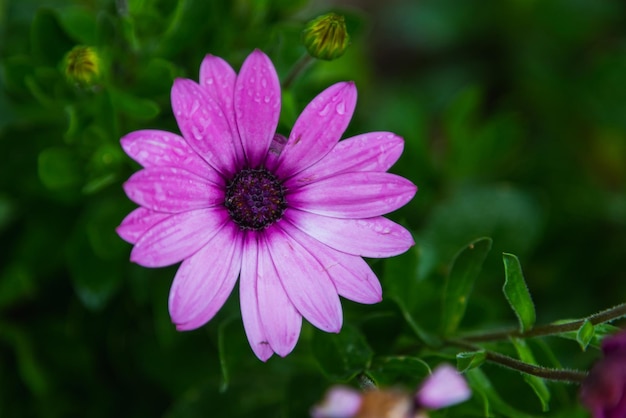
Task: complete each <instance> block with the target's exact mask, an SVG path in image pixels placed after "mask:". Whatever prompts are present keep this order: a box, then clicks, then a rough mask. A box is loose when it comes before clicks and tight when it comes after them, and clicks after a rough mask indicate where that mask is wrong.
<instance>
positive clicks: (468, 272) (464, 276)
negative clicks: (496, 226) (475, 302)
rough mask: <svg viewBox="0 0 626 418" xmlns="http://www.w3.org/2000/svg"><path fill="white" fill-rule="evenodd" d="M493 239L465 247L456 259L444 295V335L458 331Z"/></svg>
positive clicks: (482, 239) (483, 239) (485, 239)
mask: <svg viewBox="0 0 626 418" xmlns="http://www.w3.org/2000/svg"><path fill="white" fill-rule="evenodd" d="M490 249H491V238H479V239H477V240H475V241H473V242H471V243H469V244H468V245H467V246H466V247H464V248H463V249H462V250H461V251H460V252H459V253H458V254H457V255H456V257H455V258H454V261H453V264H452V268H451V269H450V273H449V274H448V277H447V280H446V287H445V290H444V295H443V314H442V317H441V318H442V328H443V333H444V335H450V334H452V333H454V331H456V329H457V327H458V326H459V323H460V322H461V319H462V318H463V315H464V314H465V308H466V307H467V301H468V299H469V296H470V294H471V293H472V288H473V287H474V282H475V281H476V277H477V276H478V273H479V272H480V270H481V268H482V265H483V262H484V261H485V257H487V253H489V250H490Z"/></svg>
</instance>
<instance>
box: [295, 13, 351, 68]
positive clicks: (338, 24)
mask: <svg viewBox="0 0 626 418" xmlns="http://www.w3.org/2000/svg"><path fill="white" fill-rule="evenodd" d="M302 39H303V42H304V45H305V46H306V49H307V51H309V54H310V55H311V56H312V57H314V58H318V59H322V60H328V61H330V60H334V59H335V58H339V57H340V56H342V55H343V53H344V52H346V49H347V48H348V45H349V43H350V36H349V35H348V30H347V29H346V22H345V20H344V18H343V16H340V15H338V14H336V13H328V14H325V15H322V16H319V17H317V18H315V19H313V20H311V21H310V22H309V23H307V24H306V26H305V28H304V31H303V32H302Z"/></svg>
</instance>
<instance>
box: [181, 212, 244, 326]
mask: <svg viewBox="0 0 626 418" xmlns="http://www.w3.org/2000/svg"><path fill="white" fill-rule="evenodd" d="M241 254H242V234H241V231H240V230H239V228H238V227H237V226H235V225H234V224H232V223H227V224H226V225H225V226H224V228H222V229H221V230H220V231H219V232H218V233H217V234H216V235H215V236H214V237H213V239H211V240H210V241H209V242H208V243H207V244H205V245H204V247H202V248H201V249H200V250H199V251H198V252H197V253H195V254H194V255H192V256H191V257H189V258H187V259H186V260H185V261H183V263H182V264H181V265H180V267H179V268H178V271H177V272H176V276H175V277H174V282H173V283H172V288H171V289H170V296H169V311H170V316H171V317H172V322H173V323H174V324H176V329H177V330H179V331H186V330H191V329H195V328H198V327H200V326H202V325H204V324H206V323H207V322H209V320H211V318H213V316H214V315H215V314H216V313H217V311H219V310H220V308H221V307H222V305H224V302H226V299H227V298H228V296H229V295H230V293H231V292H232V290H233V287H234V286H235V282H236V281H237V277H238V276H239V271H240V270H241Z"/></svg>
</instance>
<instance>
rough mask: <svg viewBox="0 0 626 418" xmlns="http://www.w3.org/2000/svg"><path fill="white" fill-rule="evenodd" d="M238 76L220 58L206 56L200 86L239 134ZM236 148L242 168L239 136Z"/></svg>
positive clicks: (232, 128)
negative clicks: (236, 95)
mask: <svg viewBox="0 0 626 418" xmlns="http://www.w3.org/2000/svg"><path fill="white" fill-rule="evenodd" d="M236 79H237V74H236V73H235V70H233V69H232V67H231V66H230V65H228V63H227V62H226V61H224V60H223V59H221V58H220V57H216V56H214V55H210V54H209V55H206V56H205V57H204V60H202V64H201V65H200V85H201V86H202V87H204V89H205V90H206V91H208V92H209V94H210V95H211V96H212V97H213V98H214V99H215V100H216V101H217V103H218V104H219V105H220V106H221V107H222V109H223V110H224V112H225V114H226V118H227V119H228V124H229V125H230V127H231V130H232V131H233V132H235V133H236V132H237V123H236V121H235V108H234V104H233V99H234V94H235V80H236ZM234 137H235V138H234V146H235V153H236V156H237V161H238V164H239V166H240V167H241V166H242V165H243V162H244V154H243V148H242V146H241V141H240V140H239V136H238V135H236V134H235V135H234Z"/></svg>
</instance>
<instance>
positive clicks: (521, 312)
mask: <svg viewBox="0 0 626 418" xmlns="http://www.w3.org/2000/svg"><path fill="white" fill-rule="evenodd" d="M502 260H503V261H504V273H505V277H506V278H505V281H504V286H503V287H502V291H503V292H504V296H505V297H506V300H507V301H508V302H509V305H511V308H512V309H513V312H515V315H516V316H517V319H518V321H519V327H520V331H521V332H525V331H528V330H529V329H531V328H532V327H533V325H535V305H534V304H533V300H532V298H531V296H530V292H529V291H528V287H526V282H525V281H524V275H523V274H522V267H521V265H520V263H519V260H518V259H517V257H516V256H515V255H513V254H508V253H503V254H502Z"/></svg>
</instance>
